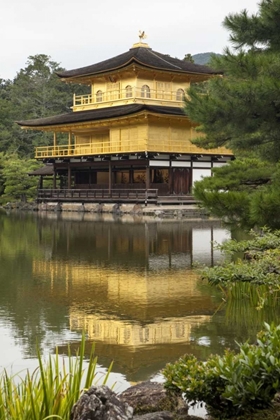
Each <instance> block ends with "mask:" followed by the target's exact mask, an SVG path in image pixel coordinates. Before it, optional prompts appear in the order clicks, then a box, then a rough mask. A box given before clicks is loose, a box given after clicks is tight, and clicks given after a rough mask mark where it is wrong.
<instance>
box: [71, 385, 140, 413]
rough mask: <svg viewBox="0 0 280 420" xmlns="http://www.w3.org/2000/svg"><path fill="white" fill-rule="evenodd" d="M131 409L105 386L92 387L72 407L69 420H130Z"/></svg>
mask: <svg viewBox="0 0 280 420" xmlns="http://www.w3.org/2000/svg"><path fill="white" fill-rule="evenodd" d="M132 418H133V409H132V407H130V406H129V405H128V404H127V403H124V402H122V401H120V400H119V398H118V397H117V395H116V394H115V393H114V392H113V391H112V390H111V389H110V388H108V387H107V386H105V385H104V386H92V387H90V388H89V390H88V391H86V392H85V393H84V394H83V395H82V396H81V398H80V399H79V400H78V401H77V403H76V404H75V405H74V406H73V408H72V411H71V415H70V420H113V419H116V420H130V419H132Z"/></svg>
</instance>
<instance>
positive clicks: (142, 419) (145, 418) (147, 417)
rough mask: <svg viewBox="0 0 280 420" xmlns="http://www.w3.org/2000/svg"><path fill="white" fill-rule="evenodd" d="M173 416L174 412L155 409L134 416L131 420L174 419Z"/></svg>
mask: <svg viewBox="0 0 280 420" xmlns="http://www.w3.org/2000/svg"><path fill="white" fill-rule="evenodd" d="M175 418H176V417H175V414H174V413H173V414H172V413H170V412H169V411H157V412H156V413H147V414H143V415H142V416H141V415H139V416H134V417H133V420H174V419H175Z"/></svg>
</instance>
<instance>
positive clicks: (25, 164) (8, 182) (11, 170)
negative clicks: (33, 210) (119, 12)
mask: <svg viewBox="0 0 280 420" xmlns="http://www.w3.org/2000/svg"><path fill="white" fill-rule="evenodd" d="M40 165H41V164H40V163H38V162H37V161H35V159H20V158H19V157H18V156H17V155H4V154H2V155H0V189H1V181H2V195H1V197H0V202H1V203H7V202H9V201H23V202H26V201H28V200H32V199H34V198H35V197H36V192H37V182H38V180H37V179H36V178H35V177H31V176H29V175H28V173H29V172H31V171H33V170H35V169H37V168H38V167H39V166H40Z"/></svg>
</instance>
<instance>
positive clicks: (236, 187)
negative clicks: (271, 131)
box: [193, 158, 280, 228]
mask: <svg viewBox="0 0 280 420" xmlns="http://www.w3.org/2000/svg"><path fill="white" fill-rule="evenodd" d="M278 173H279V165H277V166H276V165H275V164H272V163H270V162H267V161H261V160H259V159H256V158H246V159H237V160H234V161H231V162H230V163H229V164H228V165H226V166H223V167H221V168H215V169H213V176H212V177H206V178H204V179H203V180H201V181H199V182H196V183H195V186H194V191H193V192H194V195H195V197H196V198H197V199H198V200H200V201H201V202H202V203H203V205H204V206H205V207H207V208H208V209H209V210H210V211H211V213H212V214H215V215H217V216H219V217H223V216H225V215H226V217H227V220H228V221H239V222H240V223H241V224H243V225H246V226H254V225H259V226H264V225H267V226H270V227H274V228H277V227H279V226H280V218H279V217H278V212H276V211H275V210H276V208H277V205H278V203H279V200H280V195H279V194H278V188H279V185H280V183H279V178H278Z"/></svg>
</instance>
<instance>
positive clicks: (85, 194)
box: [37, 189, 158, 204]
mask: <svg viewBox="0 0 280 420" xmlns="http://www.w3.org/2000/svg"><path fill="white" fill-rule="evenodd" d="M157 199H158V190H157V189H112V190H109V189H88V190H85V189H39V190H38V193H37V200H38V201H39V202H45V201H46V202H47V201H59V202H63V201H64V202H96V203H106V202H108V203H110V202H116V203H117V202H124V203H126V202H135V203H145V204H147V203H156V202H157Z"/></svg>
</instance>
